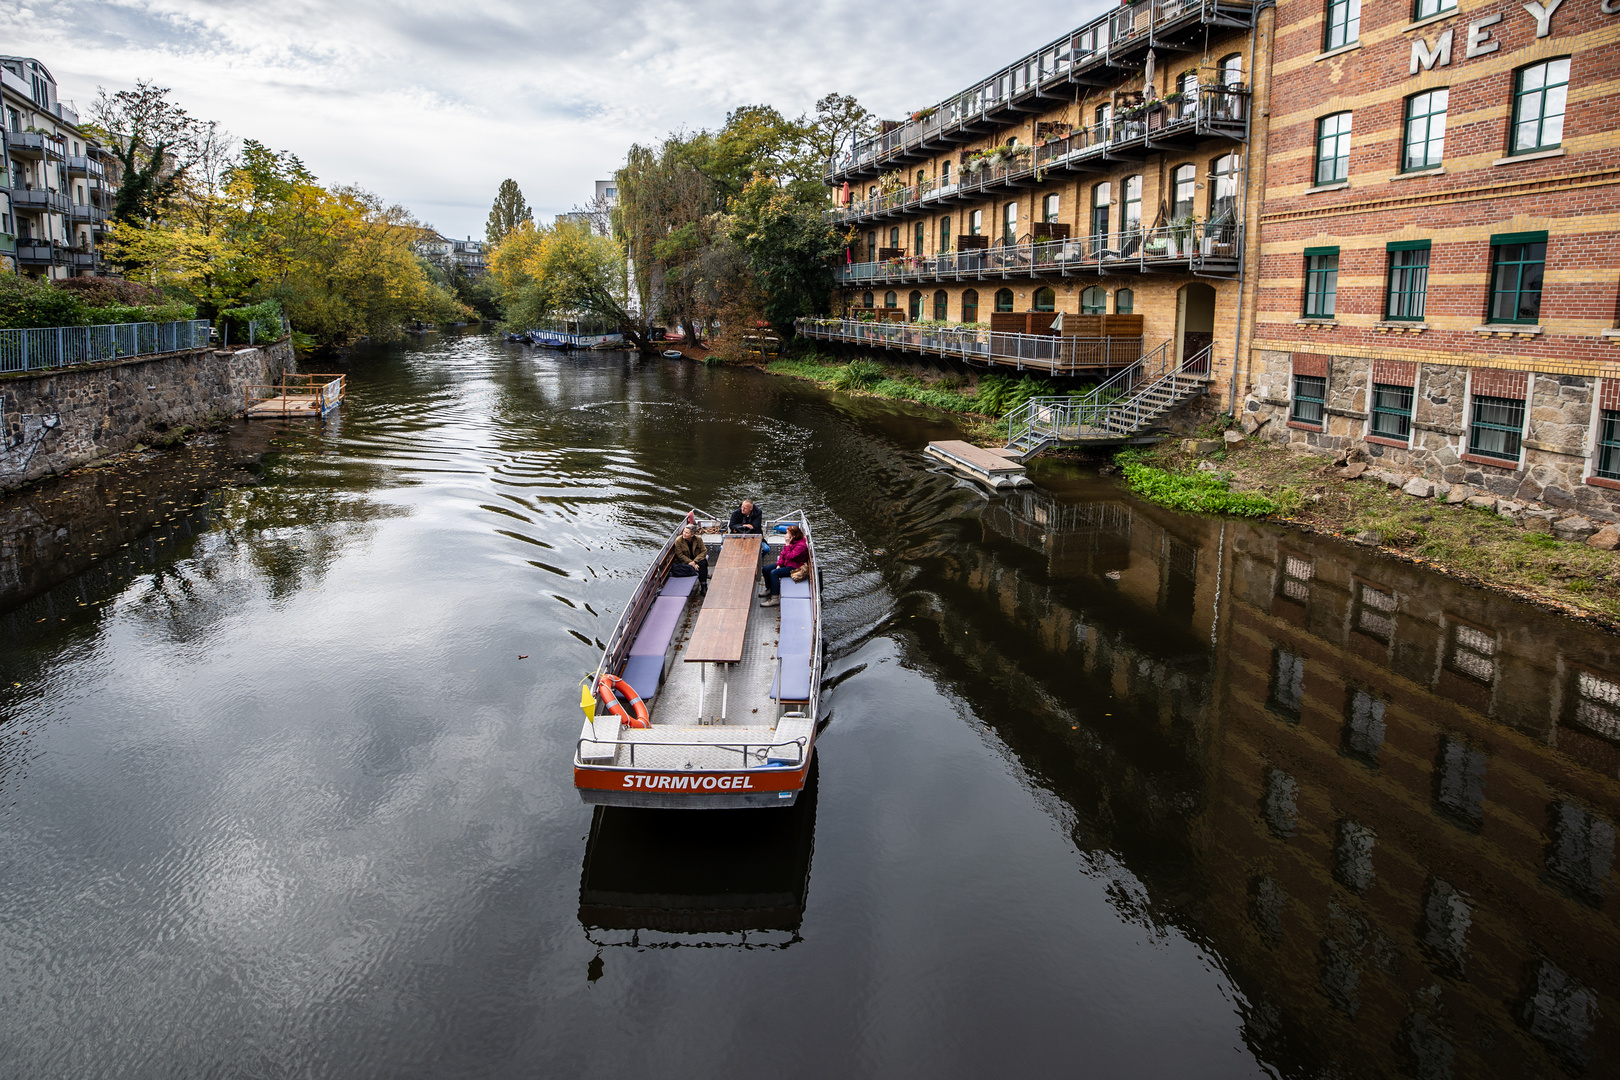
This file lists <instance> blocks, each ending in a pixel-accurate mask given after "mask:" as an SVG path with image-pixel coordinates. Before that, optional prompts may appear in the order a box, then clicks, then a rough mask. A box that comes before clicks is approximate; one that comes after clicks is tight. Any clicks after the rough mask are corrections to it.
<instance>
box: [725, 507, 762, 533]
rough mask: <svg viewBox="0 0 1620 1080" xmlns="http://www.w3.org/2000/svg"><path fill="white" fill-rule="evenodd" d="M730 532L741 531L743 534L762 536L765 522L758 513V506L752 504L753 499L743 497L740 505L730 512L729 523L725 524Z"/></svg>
mask: <svg viewBox="0 0 1620 1080" xmlns="http://www.w3.org/2000/svg"><path fill="white" fill-rule="evenodd" d="M726 531H727V532H730V533H742V534H743V535H744V536H763V535H764V534H765V523H764V519H763V517H762V516H761V515H760V512H759V507H757V506H755V505H754V500H753V499H744V500H743V501H742V505H741V506H739V507H737V509H735V510H733V511H732V512H731V524H729V525H727V526H726Z"/></svg>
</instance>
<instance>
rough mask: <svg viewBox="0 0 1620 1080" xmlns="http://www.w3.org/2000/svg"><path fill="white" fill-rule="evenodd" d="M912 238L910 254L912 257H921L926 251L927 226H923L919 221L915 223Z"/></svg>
mask: <svg viewBox="0 0 1620 1080" xmlns="http://www.w3.org/2000/svg"><path fill="white" fill-rule="evenodd" d="M914 236H915V238H914V239H913V241H912V245H911V253H912V254H913V255H921V254H922V253H923V252H925V251H927V250H928V226H927V225H924V224H923V223H922V222H920V221H919V222H917V228H916V232H915V234H914Z"/></svg>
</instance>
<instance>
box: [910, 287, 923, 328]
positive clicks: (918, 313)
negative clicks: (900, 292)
mask: <svg viewBox="0 0 1620 1080" xmlns="http://www.w3.org/2000/svg"><path fill="white" fill-rule="evenodd" d="M906 301H907V303H906V313H907V316H908V317H909V318H910V319H911V321H912V322H916V321H917V320H918V319H920V318H922V305H923V299H922V292H921V291H919V290H917V289H912V290H911V295H910V296H909V297H907V298H906Z"/></svg>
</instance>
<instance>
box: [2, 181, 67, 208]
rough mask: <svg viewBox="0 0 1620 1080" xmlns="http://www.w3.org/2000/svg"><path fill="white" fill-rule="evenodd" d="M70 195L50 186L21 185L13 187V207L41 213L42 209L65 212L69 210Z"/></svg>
mask: <svg viewBox="0 0 1620 1080" xmlns="http://www.w3.org/2000/svg"><path fill="white" fill-rule="evenodd" d="M68 205H69V204H68V197H67V196H66V195H64V194H63V193H62V192H60V191H52V190H50V189H49V188H37V187H21V188H12V189H11V208H12V209H13V210H21V211H24V212H25V213H39V212H41V211H47V212H55V213H58V214H65V213H67V211H68Z"/></svg>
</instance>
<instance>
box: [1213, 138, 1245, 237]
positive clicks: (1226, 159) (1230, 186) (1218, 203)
mask: <svg viewBox="0 0 1620 1080" xmlns="http://www.w3.org/2000/svg"><path fill="white" fill-rule="evenodd" d="M1209 171H1210V184H1209V224H1210V227H1211V228H1214V227H1215V226H1217V225H1220V226H1227V227H1233V226H1236V225H1237V195H1238V156H1237V155H1236V154H1222V155H1221V156H1220V157H1218V158H1216V159H1215V160H1214V162H1213V163H1212V164H1211V165H1210V168H1209Z"/></svg>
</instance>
